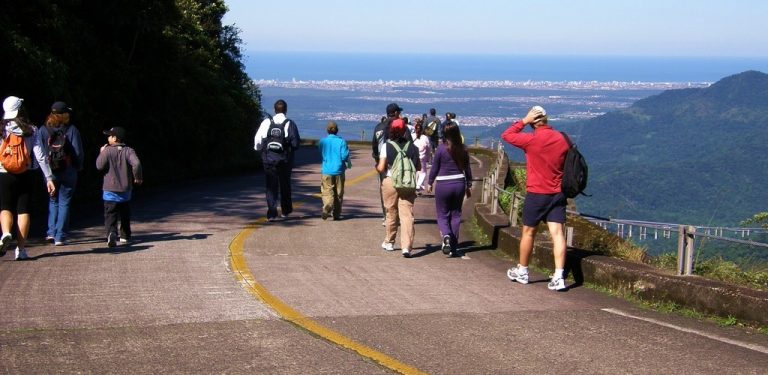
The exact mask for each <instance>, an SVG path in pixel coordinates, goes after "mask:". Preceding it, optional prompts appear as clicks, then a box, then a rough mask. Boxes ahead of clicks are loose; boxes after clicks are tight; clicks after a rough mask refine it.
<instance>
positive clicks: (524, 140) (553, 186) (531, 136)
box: [501, 121, 568, 194]
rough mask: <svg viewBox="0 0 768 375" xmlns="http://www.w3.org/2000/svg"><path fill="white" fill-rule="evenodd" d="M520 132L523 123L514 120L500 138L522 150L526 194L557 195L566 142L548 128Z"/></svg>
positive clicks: (543, 126)
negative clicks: (525, 174) (523, 153)
mask: <svg viewBox="0 0 768 375" xmlns="http://www.w3.org/2000/svg"><path fill="white" fill-rule="evenodd" d="M523 129H525V125H524V124H523V122H522V121H517V122H515V123H514V124H512V125H511V126H510V127H509V128H507V130H505V131H504V133H502V134H501V139H503V140H504V141H506V142H507V143H509V144H511V145H513V146H515V147H518V148H520V149H522V150H523V151H525V166H526V168H527V174H528V177H527V183H526V186H525V188H526V191H528V192H529V193H538V194H555V193H559V192H560V191H561V187H560V184H561V182H562V180H563V165H564V163H565V153H566V152H568V142H566V140H565V137H563V135H562V134H560V132H558V131H556V130H555V129H552V127H551V126H549V125H541V126H539V127H538V128H536V129H535V130H534V131H533V133H523V132H522V131H523Z"/></svg>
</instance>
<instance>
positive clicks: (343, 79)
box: [245, 52, 768, 139]
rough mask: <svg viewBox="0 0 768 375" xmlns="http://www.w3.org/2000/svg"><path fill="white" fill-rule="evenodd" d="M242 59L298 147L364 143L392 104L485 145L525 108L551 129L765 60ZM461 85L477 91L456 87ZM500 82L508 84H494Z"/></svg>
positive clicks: (298, 55)
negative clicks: (297, 138)
mask: <svg viewBox="0 0 768 375" xmlns="http://www.w3.org/2000/svg"><path fill="white" fill-rule="evenodd" d="M245 55H246V56H245V63H246V71H247V73H248V74H249V76H250V77H251V78H252V79H254V80H255V81H256V82H257V83H258V84H259V86H260V87H261V90H262V99H263V103H264V107H265V108H264V109H265V110H267V111H269V112H271V106H272V103H274V101H275V100H277V99H279V98H284V99H286V100H287V101H288V103H289V117H291V118H293V119H295V120H296V122H297V123H298V124H299V126H300V129H301V131H302V136H303V137H305V138H320V137H322V136H324V135H325V132H324V129H325V124H326V122H327V121H328V120H335V121H337V122H338V123H339V126H340V133H339V134H340V135H342V136H344V137H345V138H347V139H361V138H365V139H367V138H368V137H370V133H367V134H363V132H364V131H366V130H367V131H368V132H370V129H372V128H373V126H374V125H375V123H376V122H377V121H378V118H379V117H380V116H382V115H383V114H384V107H385V106H386V104H387V103H389V102H392V101H394V102H398V103H399V104H401V106H402V107H403V108H404V109H405V111H404V112H405V113H406V115H409V116H416V115H420V114H421V113H424V112H426V111H427V110H428V109H429V108H431V107H435V108H437V110H438V114H443V113H445V112H448V111H451V112H455V113H457V114H458V117H459V118H458V119H459V122H460V123H461V124H462V125H467V126H466V127H464V126H463V130H464V133H465V135H469V136H470V137H479V138H483V137H494V136H495V134H489V133H487V129H488V127H489V126H492V125H497V124H499V123H503V122H507V121H510V120H512V119H515V118H517V117H519V116H521V115H522V114H523V112H524V111H525V110H526V109H527V108H529V107H530V106H531V105H533V104H543V105H544V106H545V107H546V108H548V111H549V112H550V113H552V114H553V115H554V117H555V118H554V120H561V121H562V120H576V119H583V118H589V117H594V116H598V115H600V114H603V113H605V112H607V111H611V110H616V109H620V108H625V107H627V106H629V105H631V104H632V103H634V102H635V101H637V100H639V99H642V98H644V97H647V96H650V95H654V94H657V93H659V92H661V91H663V90H666V89H669V88H682V87H688V86H689V84H693V85H692V87H702V86H706V85H707V84H710V83H713V82H715V81H717V80H719V79H721V78H723V77H726V76H729V75H733V74H736V73H740V72H743V71H745V70H759V71H763V72H768V57H763V58H756V57H637V56H632V57H620V56H531V55H528V56H513V55H461V54H417V53H414V54H371V53H322V52H250V53H246V54H245ZM425 81H427V82H426V84H425ZM461 81H483V83H482V84H469V85H467V84H464V85H461V86H460V87H456V85H455V83H457V82H461ZM504 81H506V82H507V85H498V83H503V82H504ZM591 81H595V82H604V83H610V85H595V84H594V83H590V82H591ZM509 82H512V83H513V84H512V85H509ZM526 82H529V83H528V84H525V85H515V84H514V83H526ZM359 83H364V84H359ZM552 83H559V84H557V85H553V84H552ZM648 83H651V85H648ZM661 83H673V85H664V84H661ZM462 120H463V121H462ZM470 127H473V129H470ZM480 128H483V129H480Z"/></svg>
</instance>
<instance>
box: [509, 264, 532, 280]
mask: <svg viewBox="0 0 768 375" xmlns="http://www.w3.org/2000/svg"><path fill="white" fill-rule="evenodd" d="M507 277H508V278H509V279H510V280H512V281H517V282H518V283H520V284H528V273H520V271H519V270H518V269H517V267H512V268H510V269H508V270H507Z"/></svg>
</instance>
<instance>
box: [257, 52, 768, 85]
mask: <svg viewBox="0 0 768 375" xmlns="http://www.w3.org/2000/svg"><path fill="white" fill-rule="evenodd" d="M245 65H246V72H247V73H248V75H249V76H250V77H251V78H252V79H276V80H292V79H297V80H364V81H367V80H379V79H381V80H419V79H426V80H446V81H458V80H491V81H498V80H514V81H525V80H541V81H572V80H590V81H591V80H594V81H622V82H630V81H647V82H714V81H717V80H719V79H721V78H723V77H726V76H729V75H732V74H736V73H740V72H743V71H746V70H759V71H763V72H768V57H763V58H754V57H634V56H633V57H624V56H515V55H462V54H442V55H441V54H435V55H427V54H370V53H369V54H363V53H310V52H246V53H245Z"/></svg>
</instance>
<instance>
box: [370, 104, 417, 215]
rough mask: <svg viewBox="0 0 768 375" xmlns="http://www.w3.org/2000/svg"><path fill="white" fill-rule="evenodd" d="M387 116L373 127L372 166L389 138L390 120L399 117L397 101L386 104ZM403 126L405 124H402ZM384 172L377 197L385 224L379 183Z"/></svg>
mask: <svg viewBox="0 0 768 375" xmlns="http://www.w3.org/2000/svg"><path fill="white" fill-rule="evenodd" d="M386 111H387V117H382V119H381V121H380V122H379V123H378V124H376V127H375V128H374V129H373V137H372V138H371V156H373V162H374V166H376V165H378V163H379V159H380V158H379V153H380V152H381V149H382V145H384V144H385V143H386V142H387V140H388V139H389V128H390V126H391V125H392V121H394V120H395V119H399V118H400V114H401V113H402V112H403V109H402V108H400V106H399V105H397V103H389V104H387V109H386ZM403 126H405V125H403ZM406 133H407V136H408V139H409V140H410V137H411V136H410V133H409V132H406ZM384 177H385V176H384V174H382V173H379V198H380V201H381V213H382V216H383V221H382V225H386V221H387V209H386V208H385V206H384V195H383V194H382V191H381V186H382V185H381V183H382V182H383V181H384Z"/></svg>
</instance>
